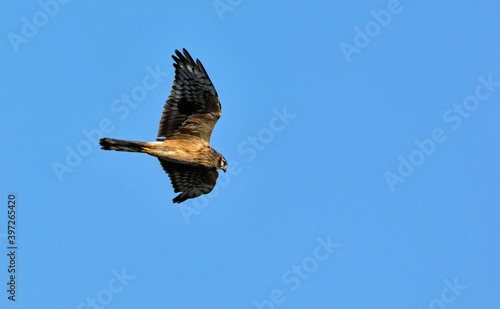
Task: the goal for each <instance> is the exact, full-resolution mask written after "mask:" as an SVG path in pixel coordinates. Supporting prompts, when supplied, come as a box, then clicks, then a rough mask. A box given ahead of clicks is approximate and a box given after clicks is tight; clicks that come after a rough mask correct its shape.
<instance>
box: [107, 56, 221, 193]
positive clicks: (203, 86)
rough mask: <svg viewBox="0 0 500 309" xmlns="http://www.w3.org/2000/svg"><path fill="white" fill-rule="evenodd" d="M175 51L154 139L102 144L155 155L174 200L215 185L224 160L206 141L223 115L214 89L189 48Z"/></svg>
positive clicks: (115, 141)
mask: <svg viewBox="0 0 500 309" xmlns="http://www.w3.org/2000/svg"><path fill="white" fill-rule="evenodd" d="M183 53H184V54H181V53H180V52H179V51H178V50H176V51H175V54H176V56H177V57H176V56H172V58H173V59H174V61H175V63H174V67H175V79H174V85H173V86H172V91H171V92H170V96H169V97H168V100H167V102H166V103H165V106H164V107H163V113H162V116H161V119H160V128H159V129H158V137H157V138H156V141H155V142H133V141H126V140H119V139H113V138H102V139H100V140H99V144H100V145H101V146H102V147H101V149H104V150H116V151H127V152H143V153H147V154H149V155H151V156H154V157H157V158H158V160H160V164H161V166H162V167H163V170H165V172H166V173H167V174H168V176H169V177H170V181H171V182H172V186H173V188H174V192H176V193H179V192H181V194H179V195H178V196H177V197H175V198H174V199H173V202H174V203H182V202H184V201H185V200H187V199H190V198H195V197H198V196H200V195H202V194H207V193H210V192H211V191H212V189H213V188H214V187H215V183H216V181H217V177H218V176H219V169H221V170H223V171H224V172H226V170H227V161H226V159H225V158H224V157H223V156H222V155H221V154H220V153H218V152H217V151H215V150H214V149H213V148H212V147H211V146H210V135H211V134H212V130H213V129H214V126H215V124H216V123H217V120H219V118H220V116H221V105H220V101H219V97H218V96H217V91H215V87H214V85H213V84H212V82H211V81H210V78H209V77H208V74H207V71H205V68H203V65H202V64H201V62H200V60H198V59H196V62H195V61H194V60H193V58H191V56H190V55H189V53H188V52H187V50H185V49H183Z"/></svg>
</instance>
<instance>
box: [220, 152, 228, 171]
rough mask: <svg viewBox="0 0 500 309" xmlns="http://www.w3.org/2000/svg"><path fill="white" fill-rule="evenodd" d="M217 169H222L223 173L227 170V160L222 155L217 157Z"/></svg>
mask: <svg viewBox="0 0 500 309" xmlns="http://www.w3.org/2000/svg"><path fill="white" fill-rule="evenodd" d="M219 169H221V170H223V171H224V173H225V172H226V171H227V161H226V159H224V157H223V156H222V155H221V156H220V158H219Z"/></svg>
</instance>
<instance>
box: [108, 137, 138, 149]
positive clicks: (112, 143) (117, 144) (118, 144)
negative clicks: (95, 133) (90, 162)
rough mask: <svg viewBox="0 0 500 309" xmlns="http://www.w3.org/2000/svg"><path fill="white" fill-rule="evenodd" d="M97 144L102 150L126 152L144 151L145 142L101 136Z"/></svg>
mask: <svg viewBox="0 0 500 309" xmlns="http://www.w3.org/2000/svg"><path fill="white" fill-rule="evenodd" d="M99 144H100V145H101V146H102V147H101V149H103V150H116V151H127V152H144V151H145V150H146V143H143V142H133V141H124V140H120V139H114V138H107V137H106V138H101V139H100V140H99Z"/></svg>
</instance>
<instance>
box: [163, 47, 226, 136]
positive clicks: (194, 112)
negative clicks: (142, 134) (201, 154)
mask: <svg viewBox="0 0 500 309" xmlns="http://www.w3.org/2000/svg"><path fill="white" fill-rule="evenodd" d="M183 52H184V55H183V54H181V53H180V52H179V51H178V50H176V51H175V54H176V55H177V57H176V56H172V58H173V59H174V60H175V63H174V67H175V80H174V85H173V86H172V91H171V92H170V96H169V97H168V100H167V102H166V103H165V106H164V107H163V114H162V116H161V119H160V128H159V129H158V137H157V140H158V141H163V140H165V139H176V138H179V139H182V138H192V137H197V138H200V139H201V140H202V141H204V142H206V143H209V142H210V135H211V134H212V130H213V128H214V126H215V124H216V123H217V120H219V118H220V116H221V106H220V102H219V98H218V96H217V91H215V88H214V85H213V84H212V82H211V81H210V78H209V77H208V74H207V72H206V71H205V69H204V68H203V65H202V64H201V62H200V61H199V60H198V59H196V62H195V61H194V60H193V58H191V56H190V55H189V53H188V52H187V51H186V50H185V49H183Z"/></svg>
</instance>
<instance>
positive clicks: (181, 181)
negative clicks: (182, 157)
mask: <svg viewBox="0 0 500 309" xmlns="http://www.w3.org/2000/svg"><path fill="white" fill-rule="evenodd" d="M159 160H160V164H161V166H162V167H163V169H164V170H165V172H166V173H167V174H168V176H169V177H170V181H171V182H172V186H173V187H174V192H175V193H178V192H181V194H179V195H178V196H177V197H175V198H174V199H173V202H174V203H182V202H184V201H185V200H187V199H190V198H195V197H198V196H200V195H202V194H207V193H210V192H211V191H212V189H213V188H214V187H215V183H216V181H217V177H219V172H218V171H217V170H216V169H214V168H205V167H198V166H192V165H187V164H178V163H172V162H168V161H165V160H162V159H159Z"/></svg>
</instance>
